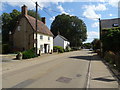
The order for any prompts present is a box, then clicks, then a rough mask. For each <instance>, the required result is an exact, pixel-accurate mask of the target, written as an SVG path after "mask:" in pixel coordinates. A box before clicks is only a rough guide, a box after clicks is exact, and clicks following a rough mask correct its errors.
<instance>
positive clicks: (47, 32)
mask: <svg viewBox="0 0 120 90" xmlns="http://www.w3.org/2000/svg"><path fill="white" fill-rule="evenodd" d="M25 17H26V18H27V20H28V21H29V23H30V24H31V26H32V28H33V29H34V30H36V29H35V27H36V24H35V20H36V19H35V18H34V17H31V16H29V15H25ZM37 31H38V32H39V33H41V34H45V35H50V36H54V35H53V34H52V32H51V31H50V30H49V29H48V27H47V26H46V25H45V24H44V23H43V22H42V21H39V20H38V30H37Z"/></svg>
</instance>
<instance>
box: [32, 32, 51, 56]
mask: <svg viewBox="0 0 120 90" xmlns="http://www.w3.org/2000/svg"><path fill="white" fill-rule="evenodd" d="M40 36H43V39H40ZM48 37H50V40H48ZM34 38H35V34H34ZM37 41H38V43H37V46H38V51H37V53H38V54H39V50H41V53H45V44H46V45H47V46H46V47H47V50H46V51H47V52H46V53H49V52H51V50H53V37H52V36H48V35H44V34H41V33H38V34H37ZM41 45H42V46H43V48H42V47H41ZM34 47H35V44H34Z"/></svg>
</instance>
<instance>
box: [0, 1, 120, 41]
mask: <svg viewBox="0 0 120 90" xmlns="http://www.w3.org/2000/svg"><path fill="white" fill-rule="evenodd" d="M36 1H37V2H38V4H39V6H40V7H38V13H39V14H40V16H41V17H46V25H47V26H48V28H49V29H50V26H51V23H52V22H53V20H54V18H55V17H56V16H57V15H60V14H63V13H64V14H68V15H70V16H77V17H78V18H79V19H82V20H83V21H84V22H85V24H86V26H87V35H88V37H87V38H88V39H87V40H86V41H85V42H92V41H93V39H94V38H99V20H98V18H100V19H112V18H118V7H119V5H118V2H119V1H120V0H49V1H48V0H42V1H40V0H24V2H22V1H21V0H17V1H15V0H3V1H1V2H0V15H1V14H2V13H4V12H6V13H10V12H12V10H13V9H17V10H18V11H21V6H23V5H26V6H27V7H28V9H29V10H35V2H36ZM83 1H84V2H83ZM46 12H47V13H46Z"/></svg>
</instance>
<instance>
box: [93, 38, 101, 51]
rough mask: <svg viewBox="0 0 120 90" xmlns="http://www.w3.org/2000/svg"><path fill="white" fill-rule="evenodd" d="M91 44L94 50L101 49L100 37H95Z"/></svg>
mask: <svg viewBox="0 0 120 90" xmlns="http://www.w3.org/2000/svg"><path fill="white" fill-rule="evenodd" d="M91 44H92V46H93V50H96V49H100V40H99V39H94V40H93V41H92V43H91Z"/></svg>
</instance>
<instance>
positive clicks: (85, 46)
mask: <svg viewBox="0 0 120 90" xmlns="http://www.w3.org/2000/svg"><path fill="white" fill-rule="evenodd" d="M82 47H84V48H85V49H90V48H91V43H84V44H83V45H82Z"/></svg>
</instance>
